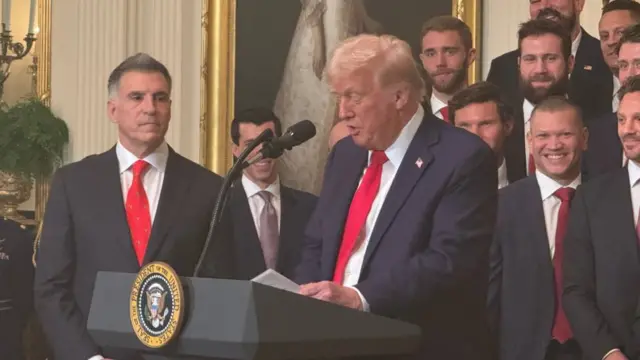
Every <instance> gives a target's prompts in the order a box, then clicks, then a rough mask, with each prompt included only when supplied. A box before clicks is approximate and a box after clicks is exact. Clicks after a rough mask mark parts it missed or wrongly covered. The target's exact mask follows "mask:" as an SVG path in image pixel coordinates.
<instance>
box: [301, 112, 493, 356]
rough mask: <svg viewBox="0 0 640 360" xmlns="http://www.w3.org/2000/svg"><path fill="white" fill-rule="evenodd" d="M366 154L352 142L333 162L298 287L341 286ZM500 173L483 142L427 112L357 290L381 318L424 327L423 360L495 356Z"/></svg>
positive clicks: (371, 243)
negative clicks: (343, 244) (492, 293)
mask: <svg viewBox="0 0 640 360" xmlns="http://www.w3.org/2000/svg"><path fill="white" fill-rule="evenodd" d="M367 156H368V152H367V150H365V149H362V148H360V147H358V146H356V145H355V143H354V142H353V140H352V139H351V138H350V137H347V138H345V139H343V140H341V141H340V142H339V143H338V144H337V145H336V146H335V148H334V150H333V152H332V153H331V155H330V156H329V160H328V163H327V167H326V171H325V179H324V184H323V188H322V192H321V193H320V197H319V199H318V205H317V207H316V210H315V212H314V214H313V215H312V217H311V219H310V221H309V225H308V227H307V230H306V236H305V237H306V239H305V248H304V250H303V254H302V262H301V264H300V266H299V267H298V271H297V278H296V280H297V281H298V283H301V284H304V283H309V282H316V281H322V280H331V279H332V276H333V271H334V267H335V263H336V258H337V253H338V249H339V247H340V241H341V237H342V231H343V228H344V222H345V219H346V216H347V212H348V208H349V204H350V202H351V198H352V197H353V194H354V192H355V190H356V188H357V185H358V182H359V179H360V177H361V175H362V171H363V168H364V167H365V166H366V163H367ZM419 159H421V160H422V165H421V166H418V164H417V162H418V163H419V161H418V160H419ZM496 166H497V165H496V160H495V155H493V153H492V152H491V150H490V149H489V147H487V145H486V144H485V143H484V142H483V141H482V140H480V138H478V137H476V136H475V135H473V134H471V133H469V132H467V131H465V130H462V129H456V128H454V127H453V126H451V125H449V124H447V123H445V122H443V121H440V120H439V119H437V118H436V117H435V116H433V115H432V114H427V115H426V116H425V118H424V120H423V121H422V124H421V125H420V126H419V128H418V130H417V133H416V135H415V136H414V138H413V140H412V141H411V144H410V145H409V148H408V150H407V152H406V154H405V156H404V158H403V161H402V164H401V166H400V168H399V169H398V172H397V173H396V175H395V179H394V181H393V184H392V185H391V188H390V189H389V193H388V194H387V197H386V200H385V202H384V205H383V206H382V209H381V211H380V214H379V216H378V218H377V221H376V224H375V226H374V229H373V232H372V234H371V238H370V240H369V244H368V246H367V249H366V252H365V257H364V262H363V266H362V270H361V274H360V279H359V283H358V284H357V285H356V287H357V288H358V290H360V292H361V293H362V295H363V296H364V298H365V299H366V300H367V302H368V303H369V306H370V310H371V312H372V313H375V314H378V315H383V316H388V317H392V318H397V319H401V320H405V321H409V322H413V323H416V324H418V325H420V326H421V327H422V330H423V343H422V349H421V350H420V354H419V358H422V359H424V358H429V359H441V358H442V359H456V360H465V359H474V360H477V359H489V358H491V357H490V355H491V351H492V349H491V348H490V345H489V343H490V341H489V338H488V336H489V335H488V331H487V328H488V327H487V322H486V315H485V314H486V308H485V304H486V302H485V299H486V295H487V282H488V262H489V260H488V254H489V247H490V244H491V239H492V236H493V228H494V222H495V217H496V207H497V205H496V203H497V187H498V186H497V174H496V173H497V172H496Z"/></svg>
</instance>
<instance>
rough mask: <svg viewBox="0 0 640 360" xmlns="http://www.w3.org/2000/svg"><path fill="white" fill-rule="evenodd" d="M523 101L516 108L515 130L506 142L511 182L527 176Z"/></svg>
mask: <svg viewBox="0 0 640 360" xmlns="http://www.w3.org/2000/svg"><path fill="white" fill-rule="evenodd" d="M522 101H524V100H521V101H520V106H518V107H516V108H515V109H514V110H515V111H514V118H513V130H512V132H511V135H510V136H509V137H508V138H507V141H506V143H505V150H504V154H505V161H506V163H507V178H508V179H509V183H513V182H515V181H517V180H519V179H522V178H524V177H526V176H527V169H526V167H527V166H526V164H527V160H526V159H527V158H526V154H525V152H524V149H525V141H526V139H525V136H524V113H523V110H522Z"/></svg>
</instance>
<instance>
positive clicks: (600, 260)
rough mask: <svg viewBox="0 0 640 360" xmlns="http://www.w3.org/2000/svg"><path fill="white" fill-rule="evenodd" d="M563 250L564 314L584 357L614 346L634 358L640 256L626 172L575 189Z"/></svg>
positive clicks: (597, 357) (596, 355) (599, 355)
mask: <svg viewBox="0 0 640 360" xmlns="http://www.w3.org/2000/svg"><path fill="white" fill-rule="evenodd" d="M564 246H565V255H564V256H565V259H564V264H563V265H564V266H563V271H564V292H563V304H564V310H565V312H566V315H567V318H568V319H569V322H570V324H571V328H572V329H573V331H574V336H575V338H576V339H577V340H578V342H579V343H580V346H581V347H582V349H583V351H584V355H585V357H586V359H588V360H591V359H593V360H600V359H602V357H603V356H604V355H605V354H606V353H607V352H609V351H610V350H611V349H614V348H619V349H621V350H622V351H623V352H624V353H625V354H626V355H627V356H628V357H629V358H631V359H634V358H636V356H637V355H638V349H637V347H636V346H634V343H633V339H632V327H633V326H632V325H633V321H634V320H635V316H636V306H637V303H638V296H639V295H640V286H638V284H640V258H639V256H638V238H637V236H636V231H635V225H634V219H633V209H632V205H631V195H630V186H629V174H628V171H627V169H626V168H620V169H618V170H615V171H613V172H610V173H607V174H604V175H602V176H600V177H597V178H594V179H591V180H590V181H589V182H588V183H586V184H583V185H581V186H580V187H578V190H577V191H576V195H575V197H574V199H573V202H572V206H571V212H570V216H569V224H568V228H567V235H566V238H565V243H564Z"/></svg>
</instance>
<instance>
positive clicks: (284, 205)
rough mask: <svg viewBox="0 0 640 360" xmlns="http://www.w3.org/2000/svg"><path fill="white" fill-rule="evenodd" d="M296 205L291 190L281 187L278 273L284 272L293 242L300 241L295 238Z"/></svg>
mask: <svg viewBox="0 0 640 360" xmlns="http://www.w3.org/2000/svg"><path fill="white" fill-rule="evenodd" d="M295 205H296V199H295V198H294V197H293V194H292V193H291V191H290V190H289V188H287V187H285V186H283V185H282V184H281V185H280V243H279V244H278V261H277V263H276V264H277V265H276V268H277V270H278V272H283V270H284V269H283V268H282V266H283V265H284V259H286V258H287V254H288V252H289V250H290V249H292V248H293V244H292V243H291V242H293V241H298V239H296V238H295V236H296V235H295V228H296V225H297V224H295V221H294V220H295V218H296V216H295V213H294V211H295Z"/></svg>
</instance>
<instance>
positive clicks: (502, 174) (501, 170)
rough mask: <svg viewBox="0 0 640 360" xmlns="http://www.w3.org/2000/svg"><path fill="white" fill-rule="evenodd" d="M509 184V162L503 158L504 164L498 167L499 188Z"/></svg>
mask: <svg viewBox="0 0 640 360" xmlns="http://www.w3.org/2000/svg"><path fill="white" fill-rule="evenodd" d="M507 185H509V178H508V177H507V162H506V161H505V160H504V159H502V165H500V166H499V167H498V189H502V188H503V187H506V186H507Z"/></svg>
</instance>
